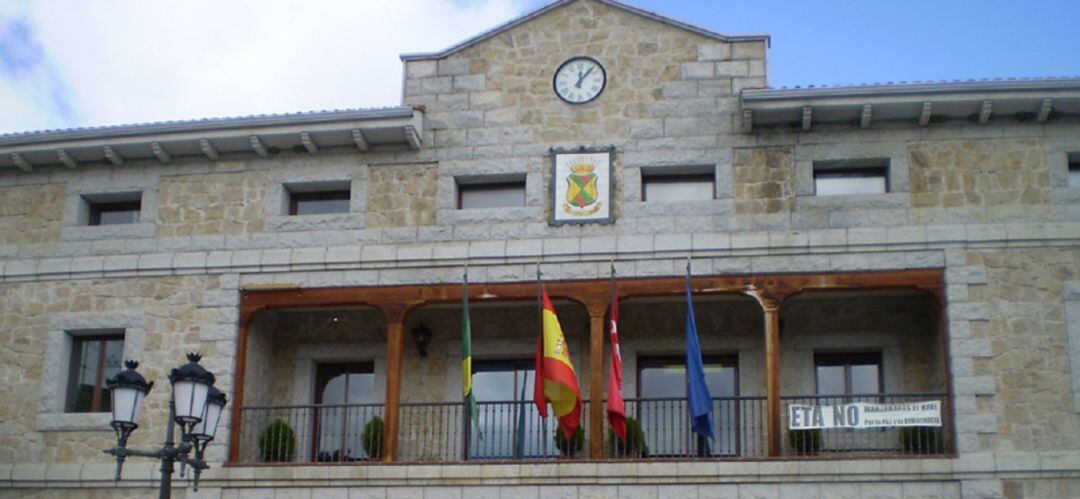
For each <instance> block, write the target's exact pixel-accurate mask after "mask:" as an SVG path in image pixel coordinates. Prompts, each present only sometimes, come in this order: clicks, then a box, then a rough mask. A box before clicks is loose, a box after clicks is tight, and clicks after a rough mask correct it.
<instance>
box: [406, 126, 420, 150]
mask: <svg viewBox="0 0 1080 499" xmlns="http://www.w3.org/2000/svg"><path fill="white" fill-rule="evenodd" d="M405 140H406V141H407V142H408V143H409V148H411V149H420V134H419V133H418V132H417V131H416V127H414V126H412V125H405Z"/></svg>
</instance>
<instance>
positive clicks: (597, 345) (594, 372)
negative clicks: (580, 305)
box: [588, 302, 607, 459]
mask: <svg viewBox="0 0 1080 499" xmlns="http://www.w3.org/2000/svg"><path fill="white" fill-rule="evenodd" d="M588 308H589V400H590V402H589V428H588V431H589V459H603V458H604V314H605V312H607V303H606V302H595V303H589V304H588Z"/></svg>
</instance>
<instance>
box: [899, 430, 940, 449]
mask: <svg viewBox="0 0 1080 499" xmlns="http://www.w3.org/2000/svg"><path fill="white" fill-rule="evenodd" d="M900 447H901V448H902V449H904V453H905V454H937V453H939V452H941V449H939V448H938V432H937V429H936V428H933V427H930V426H908V427H905V428H901V429H900Z"/></svg>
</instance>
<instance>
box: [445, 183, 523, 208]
mask: <svg viewBox="0 0 1080 499" xmlns="http://www.w3.org/2000/svg"><path fill="white" fill-rule="evenodd" d="M513 206H525V180H524V179H523V180H516V181H508V182H491V183H472V182H465V183H463V182H460V181H459V182H458V209H461V210H467V209H471V208H507V207H513Z"/></svg>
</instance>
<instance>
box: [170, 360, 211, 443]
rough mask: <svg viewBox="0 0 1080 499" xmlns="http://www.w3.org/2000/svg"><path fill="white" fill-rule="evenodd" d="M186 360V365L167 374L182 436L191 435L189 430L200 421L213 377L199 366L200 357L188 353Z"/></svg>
mask: <svg viewBox="0 0 1080 499" xmlns="http://www.w3.org/2000/svg"><path fill="white" fill-rule="evenodd" d="M187 359H188V363H187V364H184V365H182V366H180V367H177V368H176V369H173V370H172V372H170V373H169V382H170V383H172V386H173V401H174V402H175V404H176V423H177V424H179V425H180V428H181V430H182V431H183V432H184V435H187V434H189V433H191V428H192V427H193V426H195V425H196V424H197V423H198V422H199V421H202V417H203V412H204V410H205V408H206V395H207V394H208V393H209V391H210V387H211V386H212V385H213V384H214V375H213V374H212V373H211V372H210V371H207V370H206V369H203V366H200V365H199V360H200V359H202V356H201V355H199V354H197V353H189V354H188V355H187Z"/></svg>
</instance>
